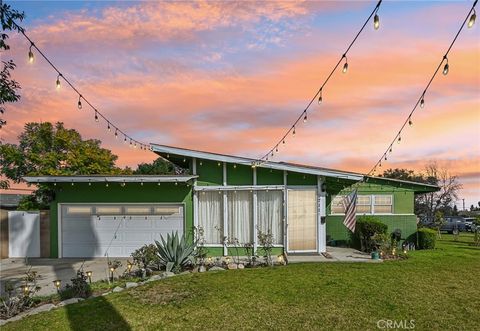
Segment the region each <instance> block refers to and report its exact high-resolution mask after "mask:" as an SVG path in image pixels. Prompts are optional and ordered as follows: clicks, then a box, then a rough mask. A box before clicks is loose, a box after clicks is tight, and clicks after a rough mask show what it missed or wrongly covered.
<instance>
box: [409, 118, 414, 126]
mask: <svg viewBox="0 0 480 331" xmlns="http://www.w3.org/2000/svg"><path fill="white" fill-rule="evenodd" d="M408 125H410V126H412V125H413V122H412V119H411V118H410V117H409V118H408Z"/></svg>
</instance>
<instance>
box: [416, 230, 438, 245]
mask: <svg viewBox="0 0 480 331" xmlns="http://www.w3.org/2000/svg"><path fill="white" fill-rule="evenodd" d="M417 236H418V248H419V249H434V248H435V244H436V242H437V231H435V230H432V229H426V228H422V229H418V231H417Z"/></svg>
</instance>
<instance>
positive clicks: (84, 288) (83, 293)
mask: <svg viewBox="0 0 480 331" xmlns="http://www.w3.org/2000/svg"><path fill="white" fill-rule="evenodd" d="M71 281H72V284H67V285H66V286H65V289H64V290H62V291H61V292H60V298H61V299H62V300H65V299H69V298H84V299H86V298H88V297H89V296H91V295H92V289H91V288H90V284H89V283H88V277H87V275H86V274H85V273H84V272H83V270H78V271H77V276H76V277H75V278H72V279H71Z"/></svg>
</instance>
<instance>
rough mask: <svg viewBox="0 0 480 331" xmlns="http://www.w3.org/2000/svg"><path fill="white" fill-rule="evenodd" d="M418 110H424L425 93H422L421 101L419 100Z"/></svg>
mask: <svg viewBox="0 0 480 331" xmlns="http://www.w3.org/2000/svg"><path fill="white" fill-rule="evenodd" d="M420 108H425V92H423V94H422V99H421V100H420Z"/></svg>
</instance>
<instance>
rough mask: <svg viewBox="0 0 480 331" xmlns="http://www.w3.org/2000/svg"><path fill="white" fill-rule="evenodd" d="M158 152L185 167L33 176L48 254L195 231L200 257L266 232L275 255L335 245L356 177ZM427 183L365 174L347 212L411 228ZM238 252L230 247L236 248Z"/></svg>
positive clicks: (122, 247)
mask: <svg viewBox="0 0 480 331" xmlns="http://www.w3.org/2000/svg"><path fill="white" fill-rule="evenodd" d="M151 147H152V150H153V151H154V152H155V153H157V154H158V155H160V156H162V157H164V158H166V159H168V160H170V161H171V162H173V163H174V164H176V165H177V166H179V167H181V168H183V169H185V172H184V173H185V174H182V175H176V176H38V177H26V178H25V180H27V181H28V182H30V183H47V184H48V185H50V186H51V187H52V189H53V190H54V192H55V194H54V199H53V201H52V203H51V209H50V252H51V257H102V256H111V257H122V256H129V255H130V254H131V252H133V251H134V250H135V249H137V248H139V247H140V246H142V245H144V244H149V243H153V242H154V240H158V239H159V238H160V235H163V236H165V235H166V234H167V233H170V232H172V231H178V232H179V233H185V234H192V233H193V229H194V228H198V229H202V230H203V236H204V239H205V246H207V247H208V251H209V255H210V256H222V255H232V254H233V246H232V245H230V246H229V245H224V238H225V237H228V238H230V239H233V238H235V239H236V241H237V246H240V247H241V246H243V245H244V244H251V245H253V247H254V249H257V248H259V247H260V246H261V245H260V243H259V240H258V235H259V234H260V233H271V234H272V237H273V242H274V246H275V248H274V251H275V253H277V254H278V253H281V252H286V253H289V254H294V253H322V252H325V251H326V246H327V245H343V244H345V243H347V242H348V241H349V232H348V230H347V229H346V228H345V226H344V225H343V223H342V222H343V212H344V210H343V204H342V203H341V201H342V196H343V195H345V194H348V193H349V192H351V185H352V184H354V183H356V182H358V181H360V180H362V179H363V175H361V174H357V173H352V172H345V171H339V170H332V169H326V168H318V167H311V166H305V165H297V164H291V163H283V162H266V163H262V164H261V165H253V162H254V161H255V160H253V159H249V158H243V157H236V156H231V155H223V154H216V153H208V152H202V151H194V150H189V149H182V148H176V147H171V146H164V145H155V144H152V145H151ZM437 189H438V188H437V187H436V186H432V185H427V184H420V183H413V182H406V181H399V180H391V179H385V178H378V177H369V178H368V179H367V180H366V181H365V182H364V183H363V184H361V185H360V186H359V189H358V192H359V196H358V201H357V215H374V216H376V217H378V218H379V219H380V220H381V221H382V222H385V223H386V224H387V225H388V227H389V232H392V231H394V230H396V229H400V230H401V233H402V239H404V240H408V239H409V237H410V236H412V235H413V234H414V233H415V231H416V224H417V218H416V216H415V214H414V213H413V207H414V196H415V194H420V193H426V192H432V191H435V190H437ZM242 251H243V249H242V248H240V252H241V253H242Z"/></svg>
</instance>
